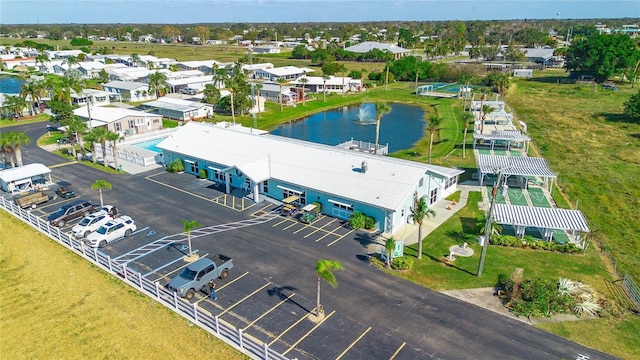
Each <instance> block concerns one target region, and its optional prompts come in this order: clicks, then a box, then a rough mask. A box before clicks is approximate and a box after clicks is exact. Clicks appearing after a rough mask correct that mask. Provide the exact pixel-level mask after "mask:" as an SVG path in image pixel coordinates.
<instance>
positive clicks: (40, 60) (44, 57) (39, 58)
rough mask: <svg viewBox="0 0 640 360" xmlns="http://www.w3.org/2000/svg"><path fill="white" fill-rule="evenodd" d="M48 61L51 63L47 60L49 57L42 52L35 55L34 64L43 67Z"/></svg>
mask: <svg viewBox="0 0 640 360" xmlns="http://www.w3.org/2000/svg"><path fill="white" fill-rule="evenodd" d="M49 61H51V60H50V59H49V55H47V53H46V52H44V51H40V53H38V55H36V64H38V63H40V65H41V66H44V64H45V63H48V62H49Z"/></svg>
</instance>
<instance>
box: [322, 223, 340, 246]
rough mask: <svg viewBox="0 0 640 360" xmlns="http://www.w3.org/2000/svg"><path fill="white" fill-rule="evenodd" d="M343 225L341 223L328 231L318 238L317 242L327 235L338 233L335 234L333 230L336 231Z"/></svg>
mask: <svg viewBox="0 0 640 360" xmlns="http://www.w3.org/2000/svg"><path fill="white" fill-rule="evenodd" d="M341 227H342V225H339V226H338V227H337V228H335V229H333V230H331V231H327V233H326V234H324V235H323V236H322V237H321V238H320V239H318V240H316V242H318V241H320V240H322V239H324V238H326V237H327V236H329V235H337V234H334V233H333V232H334V231H336V230H338V229H340V228H341Z"/></svg>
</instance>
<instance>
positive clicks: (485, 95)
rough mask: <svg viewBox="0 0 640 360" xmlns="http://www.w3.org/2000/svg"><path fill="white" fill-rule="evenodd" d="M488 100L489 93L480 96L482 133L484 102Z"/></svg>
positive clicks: (482, 128) (481, 126) (481, 131)
mask: <svg viewBox="0 0 640 360" xmlns="http://www.w3.org/2000/svg"><path fill="white" fill-rule="evenodd" d="M486 100H487V94H484V93H483V94H482V96H481V97H480V119H482V124H480V134H483V133H484V107H485V105H484V102H485V101H486Z"/></svg>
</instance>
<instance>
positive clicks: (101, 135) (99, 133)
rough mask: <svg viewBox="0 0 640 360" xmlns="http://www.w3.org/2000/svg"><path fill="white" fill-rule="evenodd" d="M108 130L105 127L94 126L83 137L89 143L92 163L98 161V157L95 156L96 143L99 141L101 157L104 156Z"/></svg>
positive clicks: (103, 157)
mask: <svg viewBox="0 0 640 360" xmlns="http://www.w3.org/2000/svg"><path fill="white" fill-rule="evenodd" d="M108 133H109V130H107V128H106V127H104V126H100V127H94V128H93V129H91V131H90V132H89V133H88V134H87V135H86V136H85V139H86V140H87V141H89V142H90V143H91V152H92V153H93V156H91V158H92V160H93V163H94V164H96V163H97V162H98V160H97V159H98V157H97V156H96V144H97V143H100V146H101V147H102V159H103V160H104V159H105V158H106V153H107V150H106V149H105V142H106V140H107V134H108Z"/></svg>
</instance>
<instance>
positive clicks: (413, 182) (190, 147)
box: [157, 122, 460, 210]
mask: <svg viewBox="0 0 640 360" xmlns="http://www.w3.org/2000/svg"><path fill="white" fill-rule="evenodd" d="M237 129H240V131H239V130H237ZM251 131H255V130H251V129H247V128H241V127H235V128H234V127H231V128H223V127H220V126H215V125H208V124H202V123H195V122H190V123H188V124H186V125H185V126H182V127H180V129H179V130H178V131H177V132H175V133H173V134H172V135H171V136H169V137H168V138H166V139H165V140H164V141H162V142H161V143H160V144H158V145H157V146H158V147H159V148H160V149H164V150H168V151H172V152H176V153H181V154H185V155H188V156H191V157H194V158H198V159H203V160H206V161H211V162H215V163H218V164H221V165H225V166H227V167H237V168H238V169H240V171H245V174H246V175H247V176H249V177H251V178H252V179H253V180H254V181H256V182H257V181H261V180H265V179H266V178H273V179H277V180H280V181H282V182H285V183H289V184H292V187H299V188H301V189H315V190H317V191H321V192H324V193H327V194H332V195H335V196H336V197H340V198H344V199H353V200H354V201H358V202H361V203H366V204H370V205H372V206H376V207H380V208H384V209H388V210H395V209H397V208H398V207H399V206H400V205H401V204H402V203H403V202H404V200H405V199H406V197H407V194H413V192H414V191H415V190H416V189H417V187H418V183H419V181H420V179H421V178H423V177H424V176H425V174H426V173H427V171H429V170H433V169H434V167H433V166H430V165H427V164H422V163H416V162H412V161H407V160H400V159H393V158H389V157H383V156H377V155H370V154H363V153H358V152H353V151H350V150H344V149H340V148H336V147H332V146H327V145H321V144H315V143H310V142H306V141H300V140H294V139H289V138H285V137H281V136H275V135H268V134H265V135H258V134H255V133H251ZM260 133H264V132H262V131H261V132H260ZM363 161H366V162H367V165H368V166H367V168H368V170H367V171H366V172H362V171H360V168H361V164H362V162H363ZM435 169H436V170H439V169H442V168H441V167H437V168H435ZM455 171H457V173H460V171H459V170H455Z"/></svg>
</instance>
